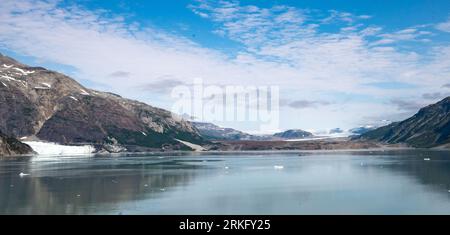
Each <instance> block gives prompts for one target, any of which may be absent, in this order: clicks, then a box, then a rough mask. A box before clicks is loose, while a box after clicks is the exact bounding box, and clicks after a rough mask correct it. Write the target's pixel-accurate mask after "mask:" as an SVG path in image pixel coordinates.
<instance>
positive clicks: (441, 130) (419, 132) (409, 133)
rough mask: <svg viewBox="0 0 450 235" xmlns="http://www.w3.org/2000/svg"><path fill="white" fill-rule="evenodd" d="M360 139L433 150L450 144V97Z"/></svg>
mask: <svg viewBox="0 0 450 235" xmlns="http://www.w3.org/2000/svg"><path fill="white" fill-rule="evenodd" d="M360 138H363V139H371V140H378V141H383V142H386V143H391V144H393V143H406V144H408V145H410V146H413V147H422V148H431V147H436V146H441V145H447V144H449V143H450V97H447V98H445V99H444V100H442V101H440V102H438V103H436V104H433V105H429V106H427V107H425V108H423V109H421V110H420V111H419V112H418V113H417V114H416V115H414V116H413V117H411V118H409V119H407V120H405V121H402V122H397V123H392V124H390V125H387V126H384V127H380V128H378V129H375V130H373V131H369V132H367V133H365V134H363V135H361V137H360Z"/></svg>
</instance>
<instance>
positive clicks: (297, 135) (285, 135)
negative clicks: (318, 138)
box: [273, 129, 314, 139]
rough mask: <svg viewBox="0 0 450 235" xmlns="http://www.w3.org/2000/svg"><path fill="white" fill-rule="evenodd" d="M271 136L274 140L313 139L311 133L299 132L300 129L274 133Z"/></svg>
mask: <svg viewBox="0 0 450 235" xmlns="http://www.w3.org/2000/svg"><path fill="white" fill-rule="evenodd" d="M273 136H274V137H276V138H281V139H304V138H310V137H313V136H314V135H313V134H312V133H311V132H307V131H304V130H300V129H295V130H287V131H284V132H280V133H276V134H274V135H273Z"/></svg>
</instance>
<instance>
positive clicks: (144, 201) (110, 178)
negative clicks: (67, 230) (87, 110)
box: [0, 150, 450, 215]
mask: <svg viewBox="0 0 450 235" xmlns="http://www.w3.org/2000/svg"><path fill="white" fill-rule="evenodd" d="M21 173H23V174H21ZM0 214H116V215H118V214H124V215H126V214H283V215H284V214H450V152H449V151H427V150H402V151H399V150H397V151H374V152H370V151H363V152H358V151H355V152H334V153H329V152H326V153H324V152H322V153H302V154H299V153H294V152H287V153H286V152H285V153H281V152H279V153H276V152H272V153H271V152H267V153H226V154H219V153H216V154H212V153H203V154H172V155H170V154H165V155H156V154H147V155H123V156H115V157H104V156H103V157H102V156H99V157H88V156H85V157H83V156H77V157H48V158H44V157H35V158H31V159H2V160H0Z"/></svg>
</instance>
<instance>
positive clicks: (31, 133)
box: [0, 54, 205, 151]
mask: <svg viewBox="0 0 450 235" xmlns="http://www.w3.org/2000/svg"><path fill="white" fill-rule="evenodd" d="M0 131H1V132H3V133H4V135H6V136H12V137H16V138H22V137H31V138H38V139H40V140H43V141H49V142H55V143H60V144H69V145H79V144H93V145H95V146H96V147H97V148H98V149H99V150H107V151H110V150H111V149H120V150H121V151H125V150H126V151H143V150H153V149H169V150H189V149H191V148H190V147H189V146H188V145H186V144H183V143H182V141H185V142H189V143H193V144H203V143H205V140H204V139H203V138H202V137H201V135H200V133H199V132H198V130H197V129H196V128H195V127H193V126H192V124H191V123H190V122H187V121H184V120H183V119H182V118H178V117H176V116H174V115H172V113H171V112H169V111H166V110H163V109H159V108H155V107H152V106H150V105H147V104H144V103H141V102H138V101H134V100H130V99H126V98H122V97H120V96H119V95H115V94H112V93H108V92H101V91H96V90H91V89H88V88H86V87H83V86H82V85H80V84H79V83H78V82H76V81H75V80H73V79H72V78H70V77H68V76H66V75H64V74H61V73H57V72H54V71H50V70H47V69H45V68H42V67H30V66H27V65H24V64H22V63H20V62H17V61H16V60H14V59H12V58H10V57H7V56H3V55H1V54H0ZM180 140H181V141H180ZM111 146H116V147H117V146H120V148H114V147H111Z"/></svg>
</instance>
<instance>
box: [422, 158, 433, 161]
mask: <svg viewBox="0 0 450 235" xmlns="http://www.w3.org/2000/svg"><path fill="white" fill-rule="evenodd" d="M423 160H424V161H431V159H430V158H424V159H423Z"/></svg>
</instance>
